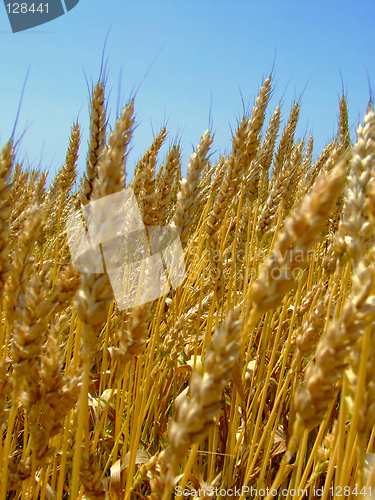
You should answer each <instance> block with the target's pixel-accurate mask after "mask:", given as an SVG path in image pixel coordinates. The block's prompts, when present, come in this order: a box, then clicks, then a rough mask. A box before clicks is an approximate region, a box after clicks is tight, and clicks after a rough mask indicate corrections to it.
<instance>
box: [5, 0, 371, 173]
mask: <svg viewBox="0 0 375 500" xmlns="http://www.w3.org/2000/svg"><path fill="white" fill-rule="evenodd" d="M37 3H38V2H37ZM374 19H375V2H374V1H373V0H367V1H364V0H357V1H356V2H354V1H353V0H351V1H350V2H349V1H346V0H340V1H336V0H334V1H322V0H315V1H314V2H311V1H310V2H306V1H303V0H299V1H294V0H289V1H286V0H284V1H282V0H272V1H271V0H265V1H260V0H258V1H257V2H255V1H251V0H247V1H245V0H242V1H240V0H226V1H223V0H200V1H196V0H185V1H183V0H179V1H172V0H170V1H162V0H158V1H155V0H154V1H146V0H137V1H133V2H130V1H126V0H80V2H79V4H78V5H77V6H76V7H75V8H74V9H72V10H71V11H70V12H69V13H67V14H65V15H64V16H62V17H61V18H59V19H56V20H54V21H51V22H49V23H47V24H44V25H42V26H39V27H36V28H33V29H30V30H27V31H25V32H21V33H16V34H13V33H12V32H11V30H10V25H9V21H8V18H7V14H6V10H5V6H4V7H3V6H2V5H0V71H1V78H0V109H1V114H0V141H1V144H2V145H3V144H4V143H5V142H6V141H7V139H8V138H9V136H10V135H11V132H12V129H13V125H14V121H15V117H16V114H17V109H18V105H19V101H20V96H21V91H22V87H23V83H24V80H25V76H26V73H27V70H28V68H30V71H29V77H28V81H27V84H26V89H25V94H24V98H23V102H22V108H21V113H20V118H19V122H18V126H17V133H16V137H19V136H20V135H21V133H22V132H23V131H24V130H25V128H26V127H27V126H28V129H27V131H26V133H25V135H24V137H23V138H22V142H21V145H20V147H19V149H18V159H19V160H24V164H25V165H27V164H28V163H30V164H32V166H34V167H36V166H38V165H39V164H40V166H41V168H42V169H43V170H46V169H48V170H49V171H50V173H51V175H50V178H49V180H50V179H51V176H53V175H54V173H55V172H56V171H57V170H58V169H59V168H60V167H61V166H62V165H63V163H64V159H65V153H66V149H67V145H68V141H69V135H70V129H71V126H72V124H73V122H74V120H75V119H76V118H77V116H78V117H79V123H80V125H81V128H82V143H81V149H80V159H79V170H80V173H82V171H83V169H84V168H85V157H86V151H87V140H88V129H89V115H88V109H89V92H88V88H87V85H86V81H85V76H84V72H85V74H86V75H87V77H88V78H89V80H90V82H91V80H92V81H93V82H94V83H95V82H96V80H97V78H98V76H99V70H100V64H101V58H102V51H103V45H104V40H105V37H106V34H107V32H108V30H109V29H110V33H109V36H108V41H107V47H106V57H107V58H108V70H109V71H108V84H107V96H108V94H109V93H110V95H109V100H108V109H109V112H110V125H111V126H112V127H113V126H114V123H115V118H116V114H117V106H118V103H120V105H121V107H122V106H123V105H124V104H125V103H126V101H127V100H128V98H129V97H130V95H131V92H132V89H134V88H136V87H137V86H138V84H139V83H140V82H141V80H142V78H143V77H144V75H145V73H146V72H147V69H148V67H149V65H150V64H151V62H152V61H153V59H154V58H155V56H156V54H157V53H158V52H159V51H160V53H159V55H158V57H157V59H156V61H155V62H154V64H153V66H152V68H151V70H150V72H149V74H148V75H147V77H146V79H145V81H144V82H143V84H142V86H141V88H140V90H139V93H138V95H137V98H136V101H135V110H136V121H137V125H138V126H137V128H136V130H135V132H134V137H133V140H132V150H131V153H130V155H129V158H128V166H127V169H128V173H129V177H128V179H130V178H131V176H132V173H133V168H134V164H135V163H136V161H137V160H138V159H139V158H140V157H141V156H142V154H143V152H144V151H145V150H146V149H147V148H148V146H149V145H150V144H151V142H152V140H153V137H154V134H156V133H157V132H158V131H159V130H160V128H161V126H162V125H164V124H167V129H168V132H169V136H168V140H167V145H168V144H170V143H171V142H172V141H173V140H174V139H175V138H176V137H180V138H181V145H182V150H183V167H184V171H186V165H187V162H188V159H189V154H190V153H191V152H192V150H193V146H195V145H196V144H197V143H198V142H199V139H200V136H201V135H202V133H203V132H204V131H205V130H206V129H207V127H208V124H209V116H210V109H211V114H212V123H213V130H214V132H215V143H214V147H213V151H216V153H215V154H214V158H217V157H218V155H219V154H220V153H222V152H224V151H225V150H228V148H229V147H230V140H231V127H232V128H234V127H235V125H236V120H237V119H238V118H239V117H241V115H242V109H243V108H242V102H241V93H242V96H243V98H244V102H245V104H246V105H247V106H248V107H249V108H250V109H251V108H252V106H253V104H254V100H255V98H256V95H257V92H258V90H259V87H260V85H261V82H262V79H263V78H264V77H265V76H267V75H268V74H269V72H270V70H271V68H272V66H273V63H274V61H275V67H274V92H273V96H272V99H271V101H270V105H269V110H268V115H267V117H269V116H270V114H271V113H272V112H273V110H274V108H275V107H276V106H277V104H278V102H279V101H280V99H281V98H282V99H283V108H282V109H283V117H284V119H285V120H287V118H288V113H289V110H290V107H291V105H292V104H293V101H294V99H295V98H298V97H299V96H300V95H301V93H302V92H303V91H304V93H303V96H302V111H301V117H300V123H299V127H298V129H297V135H298V136H299V137H302V136H304V135H305V134H306V133H307V134H309V133H312V134H313V135H314V139H315V157H316V156H317V155H318V154H319V153H320V152H321V150H322V148H323V147H324V146H325V145H326V143H327V142H329V141H330V140H331V139H332V137H333V135H335V134H336V131H337V120H338V100H339V96H340V94H341V90H342V83H341V77H340V71H341V74H342V77H343V82H344V88H345V91H346V93H347V97H348V102H349V120H350V125H351V126H352V130H353V137H354V136H355V135H354V132H355V129H356V127H357V124H358V121H359V120H360V119H362V118H363V114H364V113H365V110H366V106H367V103H368V100H369V84H368V77H369V79H370V82H371V84H372V85H374V82H375V53H374ZM119 83H120V84H121V90H120V92H119ZM305 87H306V88H305ZM304 89H305V90H304ZM165 153H166V149H165V148H164V150H162V154H161V158H160V160H163V157H164V156H165Z"/></svg>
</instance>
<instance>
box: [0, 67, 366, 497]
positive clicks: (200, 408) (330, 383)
mask: <svg viewBox="0 0 375 500" xmlns="http://www.w3.org/2000/svg"><path fill="white" fill-rule="evenodd" d="M271 85H272V76H271V77H268V78H266V79H265V80H264V82H263V84H262V86H261V88H260V91H259V95H258V97H257V99H256V103H255V105H254V107H253V110H252V113H251V115H250V116H246V115H245V116H243V118H242V119H241V120H239V122H238V126H237V129H236V130H235V133H234V134H233V137H232V148H231V151H230V152H229V154H227V155H224V156H222V157H220V159H219V160H218V162H217V163H216V164H214V165H213V164H212V163H211V161H210V156H211V151H212V143H213V135H212V134H211V132H210V131H206V132H205V133H204V134H203V135H202V138H201V140H200V142H199V144H198V146H197V148H196V151H195V152H194V153H193V154H192V155H191V156H190V161H189V163H188V166H187V177H186V179H185V178H181V161H180V160H181V158H180V156H181V151H180V146H179V144H178V142H177V141H176V142H175V143H173V144H172V145H171V147H170V149H169V151H168V152H167V154H166V157H165V161H164V163H163V164H160V166H158V154H159V152H160V149H161V147H162V145H163V143H164V142H165V140H166V137H167V133H166V130H165V128H163V129H162V130H161V131H160V133H159V134H158V135H157V136H156V138H155V140H154V142H153V143H152V144H151V146H150V148H149V149H148V150H147V151H146V153H145V154H144V156H143V158H142V159H141V160H140V161H139V162H138V164H137V165H136V167H135V171H134V177H133V180H132V181H131V182H130V184H128V186H130V187H131V188H132V189H133V191H134V193H135V196H136V199H137V202H138V206H139V209H140V211H141V214H142V216H143V221H144V224H145V225H146V226H173V227H174V228H175V229H176V230H177V231H178V233H179V235H180V239H181V243H182V248H183V252H184V259H185V266H186V278H185V280H184V282H183V284H182V285H180V286H179V287H178V288H176V289H174V290H173V289H171V291H170V292H169V293H168V295H164V296H161V297H160V298H159V299H157V300H153V301H151V302H147V303H145V304H141V305H138V306H137V307H133V308H132V309H129V310H123V311H120V310H119V309H118V307H117V305H116V301H115V300H114V296H113V291H112V287H111V284H110V281H109V277H108V274H107V273H104V274H93V273H79V272H78V271H76V270H75V269H74V266H73V264H72V260H71V255H70V253H69V247H68V245H67V231H66V221H67V219H68V217H69V215H70V214H72V213H73V211H76V210H82V206H84V205H87V204H88V203H89V202H90V200H91V201H93V200H97V199H99V198H102V197H104V196H108V195H111V194H114V193H117V192H119V191H121V190H123V189H124V188H125V187H126V186H127V184H126V170H125V164H126V158H127V151H128V146H129V141H130V140H131V137H132V132H133V129H134V123H135V122H134V100H131V101H130V102H129V104H128V105H127V106H125V108H124V109H123V112H122V114H121V116H120V117H119V118H118V119H117V121H116V124H115V126H114V129H113V130H111V131H108V133H107V131H106V129H107V118H106V101H105V98H104V93H105V85H104V82H103V81H102V80H99V81H98V83H97V84H96V85H95V87H94V88H93V91H92V95H91V117H90V139H89V148H88V154H87V164H86V172H85V174H84V175H83V178H82V179H81V180H80V182H79V183H78V182H77V179H76V177H77V171H76V163H77V157H78V149H79V145H80V128H79V125H78V124H77V123H76V124H74V126H73V128H72V131H71V138H70V142H69V147H68V152H67V155H66V160H65V164H64V166H63V167H62V168H61V169H60V170H59V171H58V172H57V174H56V176H55V178H54V180H53V181H52V182H51V184H50V186H49V188H48V189H47V188H46V187H45V183H46V173H45V172H41V171H35V170H30V169H24V168H23V167H22V165H20V164H18V163H16V162H15V160H14V144H13V140H10V141H9V142H7V143H6V144H5V145H4V147H3V148H2V151H1V158H0V180H1V183H0V222H1V224H0V232H1V238H0V245H1V249H0V277H1V278H0V290H1V301H2V311H3V312H2V322H1V327H0V336H1V341H0V345H1V347H2V351H1V358H0V427H1V441H0V500H6V499H21V498H22V499H23V498H25V499H26V498H27V499H39V498H40V499H42V500H44V499H48V500H50V499H51V500H52V499H53V500H61V499H68V498H70V499H72V500H76V499H81V498H82V499H83V498H87V499H131V498H134V499H136V498H137V499H138V498H139V499H143V498H149V499H152V500H156V499H162V500H167V499H170V498H171V496H172V497H175V498H178V497H180V498H182V496H183V494H182V492H183V491H185V497H189V498H193V497H194V498H205V497H208V496H210V495H211V496H212V495H214V496H215V498H235V497H236V498H245V497H246V498H247V497H249V496H251V497H252V498H256V497H257V498H264V497H266V496H268V498H272V497H273V498H275V497H276V496H278V497H279V498H287V499H288V500H289V499H292V498H295V499H297V498H298V499H299V498H302V497H303V498H307V497H309V498H318V497H319V498H320V497H322V498H323V499H327V498H332V497H334V496H336V497H338V496H341V497H343V496H346V497H347V498H355V497H357V496H358V495H361V497H362V498H365V496H367V497H369V496H370V491H371V487H372V488H375V468H374V467H372V464H371V460H370V459H371V457H372V453H373V452H374V446H375V427H374V424H375V377H374V373H375V322H374V320H375V283H374V277H375V112H374V109H373V105H372V102H371V100H370V104H369V105H368V108H367V112H366V115H365V117H364V124H363V125H359V126H358V130H357V138H356V143H355V144H352V142H351V139H350V135H349V126H348V113H347V105H346V99H345V96H344V95H343V96H342V97H341V100H340V102H339V127H338V133H337V136H336V137H335V138H334V139H333V140H332V142H330V143H329V144H328V145H327V146H326V147H325V149H324V150H323V152H322V153H321V154H320V156H319V157H318V159H317V160H316V161H315V162H314V163H313V161H312V154H313V138H312V137H311V136H310V137H309V139H308V141H307V143H306V144H305V142H304V141H303V140H296V138H295V131H296V125H297V122H298V117H299V113H300V103H299V102H295V103H294V104H293V106H292V108H291V111H290V114H289V118H288V120H287V121H286V123H285V126H284V127H283V129H282V131H280V123H281V108H280V105H279V106H277V107H276V109H275V111H274V112H273V115H272V117H271V119H270V121H269V124H268V126H267V127H265V126H264V121H265V113H266V109H267V105H268V101H269V99H270V94H271ZM159 156H160V155H159ZM75 185H78V186H79V187H78V189H75V190H74V189H73V187H74V186H75ZM235 487H237V488H238V489H240V493H238V490H237V493H236V490H235V489H234V488H235ZM246 487H248V489H246ZM250 487H252V490H250ZM247 491H249V493H247ZM317 492H320V493H319V495H318V493H317Z"/></svg>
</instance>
